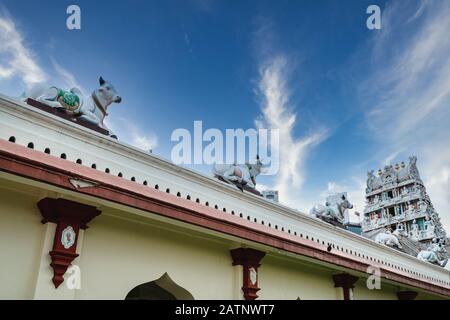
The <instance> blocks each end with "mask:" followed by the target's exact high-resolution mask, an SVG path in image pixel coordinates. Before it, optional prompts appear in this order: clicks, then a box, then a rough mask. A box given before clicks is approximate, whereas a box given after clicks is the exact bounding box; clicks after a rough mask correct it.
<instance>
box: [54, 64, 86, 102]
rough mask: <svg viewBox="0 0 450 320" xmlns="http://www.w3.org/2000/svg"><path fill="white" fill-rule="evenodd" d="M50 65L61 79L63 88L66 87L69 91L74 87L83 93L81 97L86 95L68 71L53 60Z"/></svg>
mask: <svg viewBox="0 0 450 320" xmlns="http://www.w3.org/2000/svg"><path fill="white" fill-rule="evenodd" d="M52 65H53V68H54V69H55V72H56V74H57V75H58V77H59V78H60V79H61V81H62V82H63V84H64V85H65V86H67V88H70V89H71V88H73V87H76V88H78V89H80V91H81V92H82V93H83V95H85V94H86V90H85V89H84V88H83V86H82V85H80V84H79V83H78V81H77V79H76V78H75V76H74V75H73V74H72V73H71V72H70V71H68V70H67V69H66V68H64V67H63V66H61V65H60V64H59V63H57V62H56V60H54V59H52Z"/></svg>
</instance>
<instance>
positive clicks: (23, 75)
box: [0, 10, 47, 86]
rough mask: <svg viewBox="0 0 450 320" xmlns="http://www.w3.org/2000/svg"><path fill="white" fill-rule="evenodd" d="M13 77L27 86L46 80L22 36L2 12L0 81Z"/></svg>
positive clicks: (0, 20) (0, 15) (0, 26)
mask: <svg viewBox="0 0 450 320" xmlns="http://www.w3.org/2000/svg"><path fill="white" fill-rule="evenodd" d="M3 11H4V10H3ZM15 76H18V77H20V79H21V80H22V81H23V82H24V83H25V84H26V85H27V86H31V85H33V84H35V83H41V82H43V81H45V80H46V79H47V75H46V73H45V72H44V71H43V70H42V69H41V67H40V66H39V64H38V63H37V61H36V57H35V56H34V54H33V52H32V51H31V50H30V49H29V48H28V47H27V46H26V45H25V44H24V38H23V36H22V34H21V33H20V31H19V30H18V28H17V27H16V25H15V24H14V22H13V20H12V19H11V18H9V17H8V15H7V13H6V12H5V11H4V12H0V80H1V79H8V78H11V77H15Z"/></svg>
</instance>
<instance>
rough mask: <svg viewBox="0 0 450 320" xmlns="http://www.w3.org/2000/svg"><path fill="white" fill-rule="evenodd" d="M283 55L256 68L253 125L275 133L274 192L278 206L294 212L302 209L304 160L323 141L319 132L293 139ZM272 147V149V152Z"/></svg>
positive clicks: (293, 119)
mask: <svg viewBox="0 0 450 320" xmlns="http://www.w3.org/2000/svg"><path fill="white" fill-rule="evenodd" d="M290 67H291V66H290V65H289V63H288V60H287V59H286V57H284V56H283V55H278V56H274V57H272V58H269V59H268V60H266V61H264V62H263V63H262V64H261V65H260V80H259V86H258V93H259V96H260V98H261V101H262V106H261V115H260V117H259V118H258V119H257V120H256V121H255V123H256V126H257V127H258V128H269V129H279V133H280V143H279V148H278V149H279V150H278V151H279V159H280V167H279V172H278V175H277V177H276V182H275V185H274V186H273V188H274V189H276V190H278V191H279V194H280V202H282V203H284V204H286V205H289V206H292V207H294V208H304V203H303V202H302V200H301V187H302V185H303V182H304V179H305V169H304V165H305V160H306V158H307V156H308V153H309V151H310V150H311V148H313V147H314V146H315V145H317V144H319V143H320V142H321V141H323V139H325V138H326V136H327V134H326V130H324V129H321V130H318V131H316V132H313V133H311V134H309V135H306V136H304V137H301V138H295V136H294V130H295V126H296V123H297V115H296V114H295V113H293V112H291V109H292V106H290V105H289V89H288V84H287V82H288V80H289V74H288V71H289V70H290ZM274 147H275V148H276V146H272V148H274Z"/></svg>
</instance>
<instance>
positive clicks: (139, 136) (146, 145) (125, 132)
mask: <svg viewBox="0 0 450 320" xmlns="http://www.w3.org/2000/svg"><path fill="white" fill-rule="evenodd" d="M105 124H106V125H107V126H108V128H110V129H111V130H112V131H113V132H114V133H115V134H116V135H117V136H118V137H119V139H120V140H121V141H124V142H126V143H129V144H131V145H132V146H135V147H136V148H139V149H141V150H143V151H147V152H148V151H150V150H154V149H155V148H157V147H158V136H157V135H156V134H154V133H152V132H144V131H143V130H141V129H140V128H139V127H138V126H137V125H136V124H135V123H134V122H133V121H131V120H129V119H125V118H123V117H122V118H120V117H116V118H114V119H111V118H106V121H105Z"/></svg>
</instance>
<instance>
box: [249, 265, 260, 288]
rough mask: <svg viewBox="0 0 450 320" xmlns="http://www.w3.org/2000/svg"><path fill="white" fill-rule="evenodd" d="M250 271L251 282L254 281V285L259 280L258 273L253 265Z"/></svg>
mask: <svg viewBox="0 0 450 320" xmlns="http://www.w3.org/2000/svg"><path fill="white" fill-rule="evenodd" d="M248 271H249V273H250V282H251V283H252V285H255V284H256V282H257V281H258V273H257V272H256V270H255V268H253V267H251V268H250V269H249V270H248Z"/></svg>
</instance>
